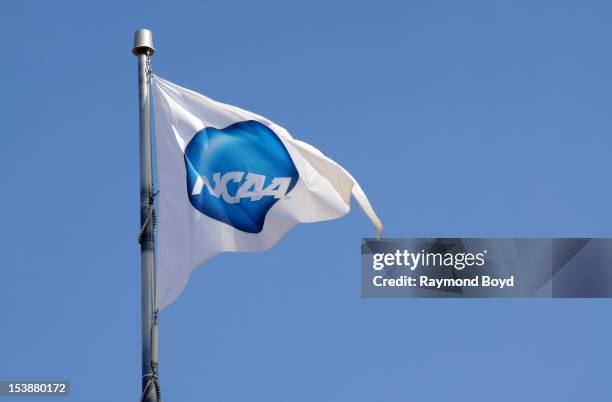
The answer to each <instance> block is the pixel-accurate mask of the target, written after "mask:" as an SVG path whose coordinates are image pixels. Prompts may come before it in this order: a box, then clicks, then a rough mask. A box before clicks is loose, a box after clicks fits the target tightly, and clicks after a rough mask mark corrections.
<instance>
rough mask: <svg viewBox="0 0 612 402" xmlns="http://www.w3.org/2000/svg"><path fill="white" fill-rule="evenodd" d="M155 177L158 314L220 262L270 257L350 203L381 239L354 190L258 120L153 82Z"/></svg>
mask: <svg viewBox="0 0 612 402" xmlns="http://www.w3.org/2000/svg"><path fill="white" fill-rule="evenodd" d="M151 91H152V96H153V105H154V106H153V107H154V119H155V131H156V143H157V176H158V187H159V195H158V206H159V213H158V217H159V218H158V227H159V234H158V241H157V250H158V252H157V281H156V283H157V289H156V294H157V304H158V308H160V309H163V308H164V307H166V306H168V305H169V304H170V303H172V302H173V301H174V300H175V299H176V298H177V297H178V296H179V294H180V293H181V292H182V290H183V289H184V288H185V286H186V285H187V282H188V279H189V275H190V274H191V272H192V271H193V270H195V269H196V268H197V267H198V266H199V265H200V264H202V263H203V262H204V261H206V260H207V259H209V258H211V257H213V256H214V255H216V254H218V253H221V252H229V251H238V252H255V251H263V250H266V249H268V248H270V247H272V246H273V245H274V244H275V243H276V242H277V241H278V240H280V239H281V238H282V237H283V236H284V235H285V233H287V231H289V229H291V228H292V227H293V226H294V225H295V224H297V223H308V222H317V221H325V220H331V219H336V218H339V217H341V216H343V215H345V214H346V213H348V212H349V210H350V202H351V196H352V197H354V198H355V200H356V201H357V203H358V204H359V206H360V207H361V209H362V210H363V211H364V213H365V214H366V216H367V217H368V218H369V219H370V220H371V221H372V224H373V225H374V226H375V228H376V231H377V235H378V236H380V234H381V233H382V222H381V221H380V219H379V218H378V216H377V215H376V212H375V211H374V209H373V208H372V205H371V204H370V202H369V201H368V198H367V197H366V195H365V193H364V192H363V190H362V189H361V187H360V186H359V184H358V183H357V181H356V180H355V179H354V178H353V177H352V176H351V175H350V174H349V173H348V172H347V171H346V170H345V169H344V168H343V167H342V166H340V165H339V164H337V163H336V162H334V161H333V160H331V159H329V158H328V157H326V156H325V155H323V153H321V152H320V151H319V150H318V149H316V148H315V147H313V146H311V145H309V144H306V143H305V142H302V141H299V140H296V139H294V138H293V137H292V136H291V135H290V134H289V133H288V132H287V130H285V129H284V128H282V127H280V126H278V125H276V124H274V123H273V122H271V121H270V120H268V119H266V118H264V117H261V116H259V115H257V114H254V113H251V112H248V111H246V110H242V109H240V108H237V107H235V106H231V105H227V104H223V103H220V102H217V101H214V100H212V99H210V98H208V97H206V96H204V95H201V94H198V93H196V92H193V91H191V90H188V89H185V88H182V87H180V86H178V85H176V84H173V83H171V82H169V81H166V80H164V79H162V78H160V77H158V76H156V75H153V76H152V77H151Z"/></svg>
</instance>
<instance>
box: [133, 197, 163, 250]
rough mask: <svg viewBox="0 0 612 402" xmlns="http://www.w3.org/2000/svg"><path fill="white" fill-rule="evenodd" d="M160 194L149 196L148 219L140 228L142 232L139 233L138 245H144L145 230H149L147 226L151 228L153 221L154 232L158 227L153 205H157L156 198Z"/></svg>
mask: <svg viewBox="0 0 612 402" xmlns="http://www.w3.org/2000/svg"><path fill="white" fill-rule="evenodd" d="M157 194H159V191H158V192H155V193H153V192H152V193H151V195H150V196H149V209H148V210H147V217H146V218H145V221H144V222H143V223H142V226H141V227H140V232H139V233H138V244H142V236H143V235H144V232H145V230H147V226H149V223H151V221H153V223H152V225H153V230H155V226H157V224H156V223H157V222H156V221H157V219H156V217H155V208H154V207H153V204H154V203H155V196H156V195H157Z"/></svg>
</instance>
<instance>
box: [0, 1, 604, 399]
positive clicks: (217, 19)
mask: <svg viewBox="0 0 612 402" xmlns="http://www.w3.org/2000/svg"><path fill="white" fill-rule="evenodd" d="M611 20H612V4H611V3H610V2H606V1H517V2H510V1H461V2H457V1H421V2H412V1H410V2H408V1H403V2H400V1H397V2H387V1H376V2H366V1H355V0H352V1H346V2H339V1H336V2H333V1H301V2H295V1H274V2H271V1H215V2H209V1H146V2H144V1H141V2H124V1H103V2H102V1H100V2H84V1H75V2H64V1H47V2H43V1H40V2H31V1H19V2H17V1H14V2H10V3H9V2H7V3H5V4H3V5H2V10H1V12H0V51H1V55H2V56H1V58H2V59H1V62H0V73H1V74H0V80H1V84H2V85H1V88H2V96H0V106H1V107H0V110H2V112H1V114H0V115H1V116H2V118H1V119H0V133H1V134H0V135H1V139H0V171H1V172H2V181H1V184H2V186H1V189H0V191H1V197H0V223H1V227H2V230H0V269H1V271H0V272H1V273H0V317H1V320H2V324H1V325H0V379H6V380H9V379H18V380H23V379H68V380H70V381H72V395H71V396H70V397H69V398H68V400H71V401H79V402H81V401H82V402H89V401H91V402H96V401H100V402H102V401H105V402H106V401H111V400H112V401H137V400H138V397H139V390H140V268H139V247H138V244H137V242H136V237H137V233H138V228H139V212H138V208H139V188H138V126H137V123H138V114H137V113H138V107H137V75H136V74H137V69H136V58H135V57H134V56H132V55H131V53H130V52H131V47H132V35H133V32H134V31H135V30H136V29H138V28H141V27H147V28H150V29H152V30H153V32H154V36H155V45H156V48H157V53H156V54H155V56H154V57H153V68H154V70H155V72H156V73H157V74H159V75H160V76H161V77H164V78H167V79H169V80H171V81H174V82H176V83H178V84H180V85H182V86H185V87H188V88H190V89H193V90H196V91H198V92H202V93H204V94H206V95H208V96H211V97H213V98H215V99H218V100H220V101H224V102H227V103H231V104H234V105H237V106H240V107H243V108H246V109H249V110H252V111H254V112H256V113H259V114H262V115H264V116H266V117H268V118H270V119H272V120H274V121H275V122H277V123H279V124H281V125H283V126H285V127H286V128H287V129H288V130H289V131H290V132H291V133H292V134H293V135H294V136H295V137H297V138H299V139H302V140H304V141H306V142H309V143H311V144H313V145H315V146H317V147H318V148H320V149H321V150H323V151H324V152H325V153H326V154H328V155H329V156H330V157H332V158H333V159H335V160H337V161H338V162H340V163H342V164H343V165H344V166H345V167H346V168H347V169H348V170H349V171H350V172H351V173H353V175H354V176H355V177H356V178H357V179H358V180H359V181H360V183H361V184H362V186H363V188H364V189H365V191H366V193H367V194H368V195H369V197H370V199H371V201H372V202H373V204H374V206H375V207H376V209H377V211H378V212H379V214H380V216H381V218H382V219H383V221H384V222H385V224H386V235H387V236H391V237H393V236H396V237H399V236H611V235H612V218H611V217H610V215H611V212H610V205H612V186H611V185H610V178H609V177H610V171H612V160H611V157H610V156H611V154H610V152H611V150H612V133H611V128H612V117H611V116H612V115H611V113H610V111H611V110H612V99H611V94H612V80H611V76H612V52H611V50H610V49H612V47H611V43H612V42H611V41H612V39H611V38H612V26H611V25H610V21H611ZM373 234H374V231H373V228H372V227H371V225H370V224H369V222H368V221H367V219H366V218H365V216H364V215H363V214H362V213H361V212H360V211H359V210H358V208H357V207H356V206H355V208H354V210H353V211H352V213H351V214H350V215H348V216H347V217H346V218H344V219H340V220H337V221H332V222H326V223H318V224H311V225H302V226H298V227H296V228H295V229H293V231H291V232H290V233H289V235H288V236H286V238H284V239H283V240H282V241H281V242H280V243H279V244H278V245H277V246H276V247H275V248H273V249H271V250H270V251H268V252H265V253H261V254H225V255H221V256H219V257H215V258H214V259H212V260H211V261H209V262H208V263H206V264H205V265H204V266H203V267H202V268H200V269H199V270H198V271H196V273H195V274H194V275H193V276H192V278H191V282H190V284H189V286H188V288H187V289H186V291H185V292H184V293H183V295H182V296H181V297H180V298H179V300H178V301H177V302H176V303H175V304H173V305H172V306H171V307H170V308H169V309H168V310H166V311H164V312H163V313H162V315H161V317H160V325H161V329H160V376H161V385H162V391H163V393H164V397H165V399H164V400H167V401H219V402H229V401H240V402H242V401H266V402H275V401H279V402H285V401H298V402H299V401H308V402H311V401H334V402H336V401H351V402H362V401H364V402H365V401H368V402H370V401H389V402H395V401H419V402H434V401H449V400H453V401H470V402H477V401H478V402H479V401H483V402H485V401H486V402H516V401H524V402H530V401H533V402H536V401H537V402H542V401H555V402H563V401H567V402H575V401H589V402H599V401H602V402H603V401H610V400H612V380H611V379H612V363H611V362H612V349H611V347H610V345H611V343H612V303H610V301H607V300H591V301H588V300H472V301H461V300H364V299H361V298H360V279H359V276H360V268H359V261H360V256H359V249H360V238H361V237H370V236H372V235H373ZM0 399H1V398H0ZM28 399H29V398H27V397H24V398H22V399H19V400H20V401H23V402H26V401H27V400H28ZM7 400H8V399H7ZM31 400H34V401H40V402H42V401H44V400H53V401H55V400H56V399H51V398H36V399H31Z"/></svg>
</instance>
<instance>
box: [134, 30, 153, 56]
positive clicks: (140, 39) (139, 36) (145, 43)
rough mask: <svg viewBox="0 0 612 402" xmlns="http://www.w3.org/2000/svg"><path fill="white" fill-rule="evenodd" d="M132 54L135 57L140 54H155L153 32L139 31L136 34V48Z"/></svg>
mask: <svg viewBox="0 0 612 402" xmlns="http://www.w3.org/2000/svg"><path fill="white" fill-rule="evenodd" d="M132 53H134V55H135V56H138V55H139V54H149V56H150V55H152V54H153V53H155V48H154V47H153V32H151V31H149V30H148V29H139V30H138V31H136V32H135V33H134V48H133V49H132Z"/></svg>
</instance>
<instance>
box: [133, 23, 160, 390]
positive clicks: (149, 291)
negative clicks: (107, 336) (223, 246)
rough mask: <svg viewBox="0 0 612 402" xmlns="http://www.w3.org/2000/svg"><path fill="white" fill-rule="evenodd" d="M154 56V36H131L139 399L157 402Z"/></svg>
mask: <svg viewBox="0 0 612 402" xmlns="http://www.w3.org/2000/svg"><path fill="white" fill-rule="evenodd" d="M154 52H155V49H154V48H153V34H152V33H151V31H149V30H147V29H139V30H138V31H136V32H135V34H134V48H133V49H132V53H133V54H134V55H135V56H137V57H138V100H139V117H140V225H141V230H140V235H139V238H138V241H139V243H140V269H141V318H142V328H141V329H142V397H141V401H143V402H158V401H159V400H160V399H161V397H160V395H159V385H158V382H157V322H156V321H157V319H156V317H157V312H156V310H155V289H154V286H155V243H154V239H153V221H154V219H153V201H154V197H155V195H154V193H153V167H152V161H151V116H150V107H151V104H150V99H149V76H148V74H149V73H150V65H151V64H150V63H151V61H150V57H151V56H152V55H153V53H154Z"/></svg>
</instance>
